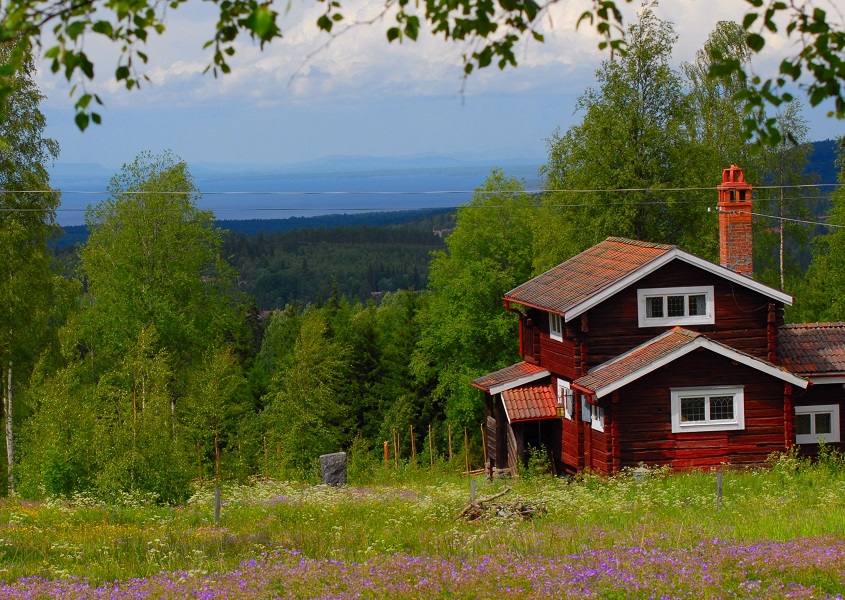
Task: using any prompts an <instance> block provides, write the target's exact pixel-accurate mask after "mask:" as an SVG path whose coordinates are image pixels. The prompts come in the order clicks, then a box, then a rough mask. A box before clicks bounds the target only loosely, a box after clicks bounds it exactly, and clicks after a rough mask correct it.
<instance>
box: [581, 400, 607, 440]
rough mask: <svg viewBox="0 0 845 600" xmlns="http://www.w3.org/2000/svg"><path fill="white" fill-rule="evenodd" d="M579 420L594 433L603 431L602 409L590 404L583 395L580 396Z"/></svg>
mask: <svg viewBox="0 0 845 600" xmlns="http://www.w3.org/2000/svg"><path fill="white" fill-rule="evenodd" d="M581 420H582V421H584V422H585V423H589V424H590V427H591V428H593V429H595V430H596V431H604V409H603V408H602V407H601V406H596V405H595V404H590V402H589V401H588V400H587V396H586V395H585V394H581Z"/></svg>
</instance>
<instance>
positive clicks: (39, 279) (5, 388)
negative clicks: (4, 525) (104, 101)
mask: <svg viewBox="0 0 845 600" xmlns="http://www.w3.org/2000/svg"><path fill="white" fill-rule="evenodd" d="M12 53H13V51H12V49H11V48H10V45H9V44H8V43H4V42H0V64H6V63H7V62H8V61H9V60H11V55H12ZM33 74H34V66H33V64H32V61H31V60H29V59H26V60H23V62H22V63H21V64H20V66H19V69H18V70H17V71H14V72H11V73H0V87H2V88H4V89H5V93H4V94H0V256H2V259H0V372H2V373H3V378H2V380H3V382H4V384H3V385H0V399H2V400H3V423H2V424H3V426H4V429H5V425H6V423H7V421H8V420H9V419H11V423H12V434H13V435H11V436H9V435H8V434H7V436H6V448H7V452H6V453H5V459H6V460H3V461H2V464H3V465H4V467H5V469H4V470H6V474H7V477H4V478H3V483H2V485H3V486H4V487H5V486H6V485H7V484H8V485H9V487H10V489H9V490H8V491H10V492H12V493H14V481H13V479H12V478H11V477H8V475H9V470H11V471H14V464H13V463H14V452H13V450H14V431H16V430H17V426H16V425H15V421H16V420H17V419H20V418H21V417H23V416H25V415H26V414H27V413H28V411H29V407H27V406H26V405H25V404H23V403H21V402H20V400H21V399H24V398H25V392H26V382H27V380H28V379H29V374H30V373H31V371H32V369H33V366H34V364H35V362H36V361H37V359H38V355H39V353H40V352H41V349H42V348H43V346H44V345H45V344H47V343H48V341H49V340H50V338H51V336H52V335H53V334H54V333H55V330H54V329H53V328H51V327H50V324H51V321H57V320H60V319H61V318H62V315H61V308H63V306H64V304H63V302H61V301H60V297H61V294H62V292H63V290H64V286H62V285H61V283H60V282H59V281H58V280H57V278H56V277H54V275H53V274H52V272H51V270H50V253H49V251H48V249H47V242H48V240H49V239H50V238H51V237H52V236H53V234H54V233H55V231H56V225H55V211H56V207H57V206H58V203H59V195H58V194H57V193H53V192H51V191H50V178H49V175H48V173H47V165H48V163H49V162H51V161H52V160H53V159H54V158H56V156H58V152H59V148H58V144H56V142H55V141H54V140H51V139H48V138H45V137H44V127H45V125H46V122H45V119H44V115H43V114H42V113H41V110H40V108H39V105H40V103H41V100H42V98H43V96H42V95H41V92H40V91H39V90H38V88H37V87H36V86H35V83H34V82H33ZM10 377H11V379H12V382H11V384H10V383H9V379H8V378H10ZM9 385H11V394H10V389H9ZM10 396H11V397H10ZM16 418H17V419H16ZM10 463H11V464H10Z"/></svg>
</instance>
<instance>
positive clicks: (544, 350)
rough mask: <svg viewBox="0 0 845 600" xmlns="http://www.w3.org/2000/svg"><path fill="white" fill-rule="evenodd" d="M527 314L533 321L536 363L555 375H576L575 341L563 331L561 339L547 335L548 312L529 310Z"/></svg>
mask: <svg viewBox="0 0 845 600" xmlns="http://www.w3.org/2000/svg"><path fill="white" fill-rule="evenodd" d="M529 315H531V316H532V320H533V322H534V323H535V327H534V331H535V335H536V337H535V338H534V340H535V342H534V343H535V346H534V348H535V350H534V356H535V358H536V359H537V360H538V361H539V362H538V363H537V364H539V365H541V366H542V367H543V368H544V369H548V370H549V371H551V372H552V373H555V374H556V375H560V376H562V377H565V378H566V379H569V380H572V379H575V377H576V376H577V374H576V372H575V342H574V341H573V339H572V338H571V337H568V336H567V333H566V332H564V337H563V341H562V342H559V341H557V340H553V339H552V338H551V336H550V335H549V313H547V312H543V311H539V310H534V309H532V310H530V311H529Z"/></svg>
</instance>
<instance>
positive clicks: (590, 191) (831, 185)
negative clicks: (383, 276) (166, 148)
mask: <svg viewBox="0 0 845 600" xmlns="http://www.w3.org/2000/svg"><path fill="white" fill-rule="evenodd" d="M842 185H843V184H841V183H814V184H810V183H808V184H799V185H759V186H754V190H786V189H802V188H823V187H828V188H838V187H842ZM704 191H709V192H713V191H717V188H714V187H676V188H655V187H647V188H607V189H574V190H573V189H533V190H513V191H510V190H427V191H419V190H418V191H407V190H398V191H380V190H368V191H363V190H335V191H289V190H264V191H260V190H257V191H240V190H238V191H217V192H203V191H197V192H195V193H196V195H199V196H348V195H356V196H379V195H393V196H401V195H405V196H424V195H450V194H482V195H488V194H489V195H493V194H516V195H518V194H529V195H533V194H547V193H555V194H598V193H601V194H608V193H613V194H616V193H629V192H649V193H652V194H657V193H661V192H704ZM5 193H10V194H78V195H82V196H103V195H111V194H112V193H111V192H109V191H107V190H61V189H59V190H54V189H46V190H5V189H0V194H5ZM149 194H153V195H164V196H167V195H185V194H188V195H193V194H194V192H191V191H184V190H181V191H179V190H177V191H154V190H137V191H125V192H119V193H118V194H116V195H118V196H145V195H149Z"/></svg>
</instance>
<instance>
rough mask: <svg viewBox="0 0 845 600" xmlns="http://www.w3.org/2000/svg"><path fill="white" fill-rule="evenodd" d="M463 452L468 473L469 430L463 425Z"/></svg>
mask: <svg viewBox="0 0 845 600" xmlns="http://www.w3.org/2000/svg"><path fill="white" fill-rule="evenodd" d="M464 453H465V454H466V457H467V473H469V472H470V470H471V469H470V468H469V467H470V462H469V431H467V428H466V427H464Z"/></svg>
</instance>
